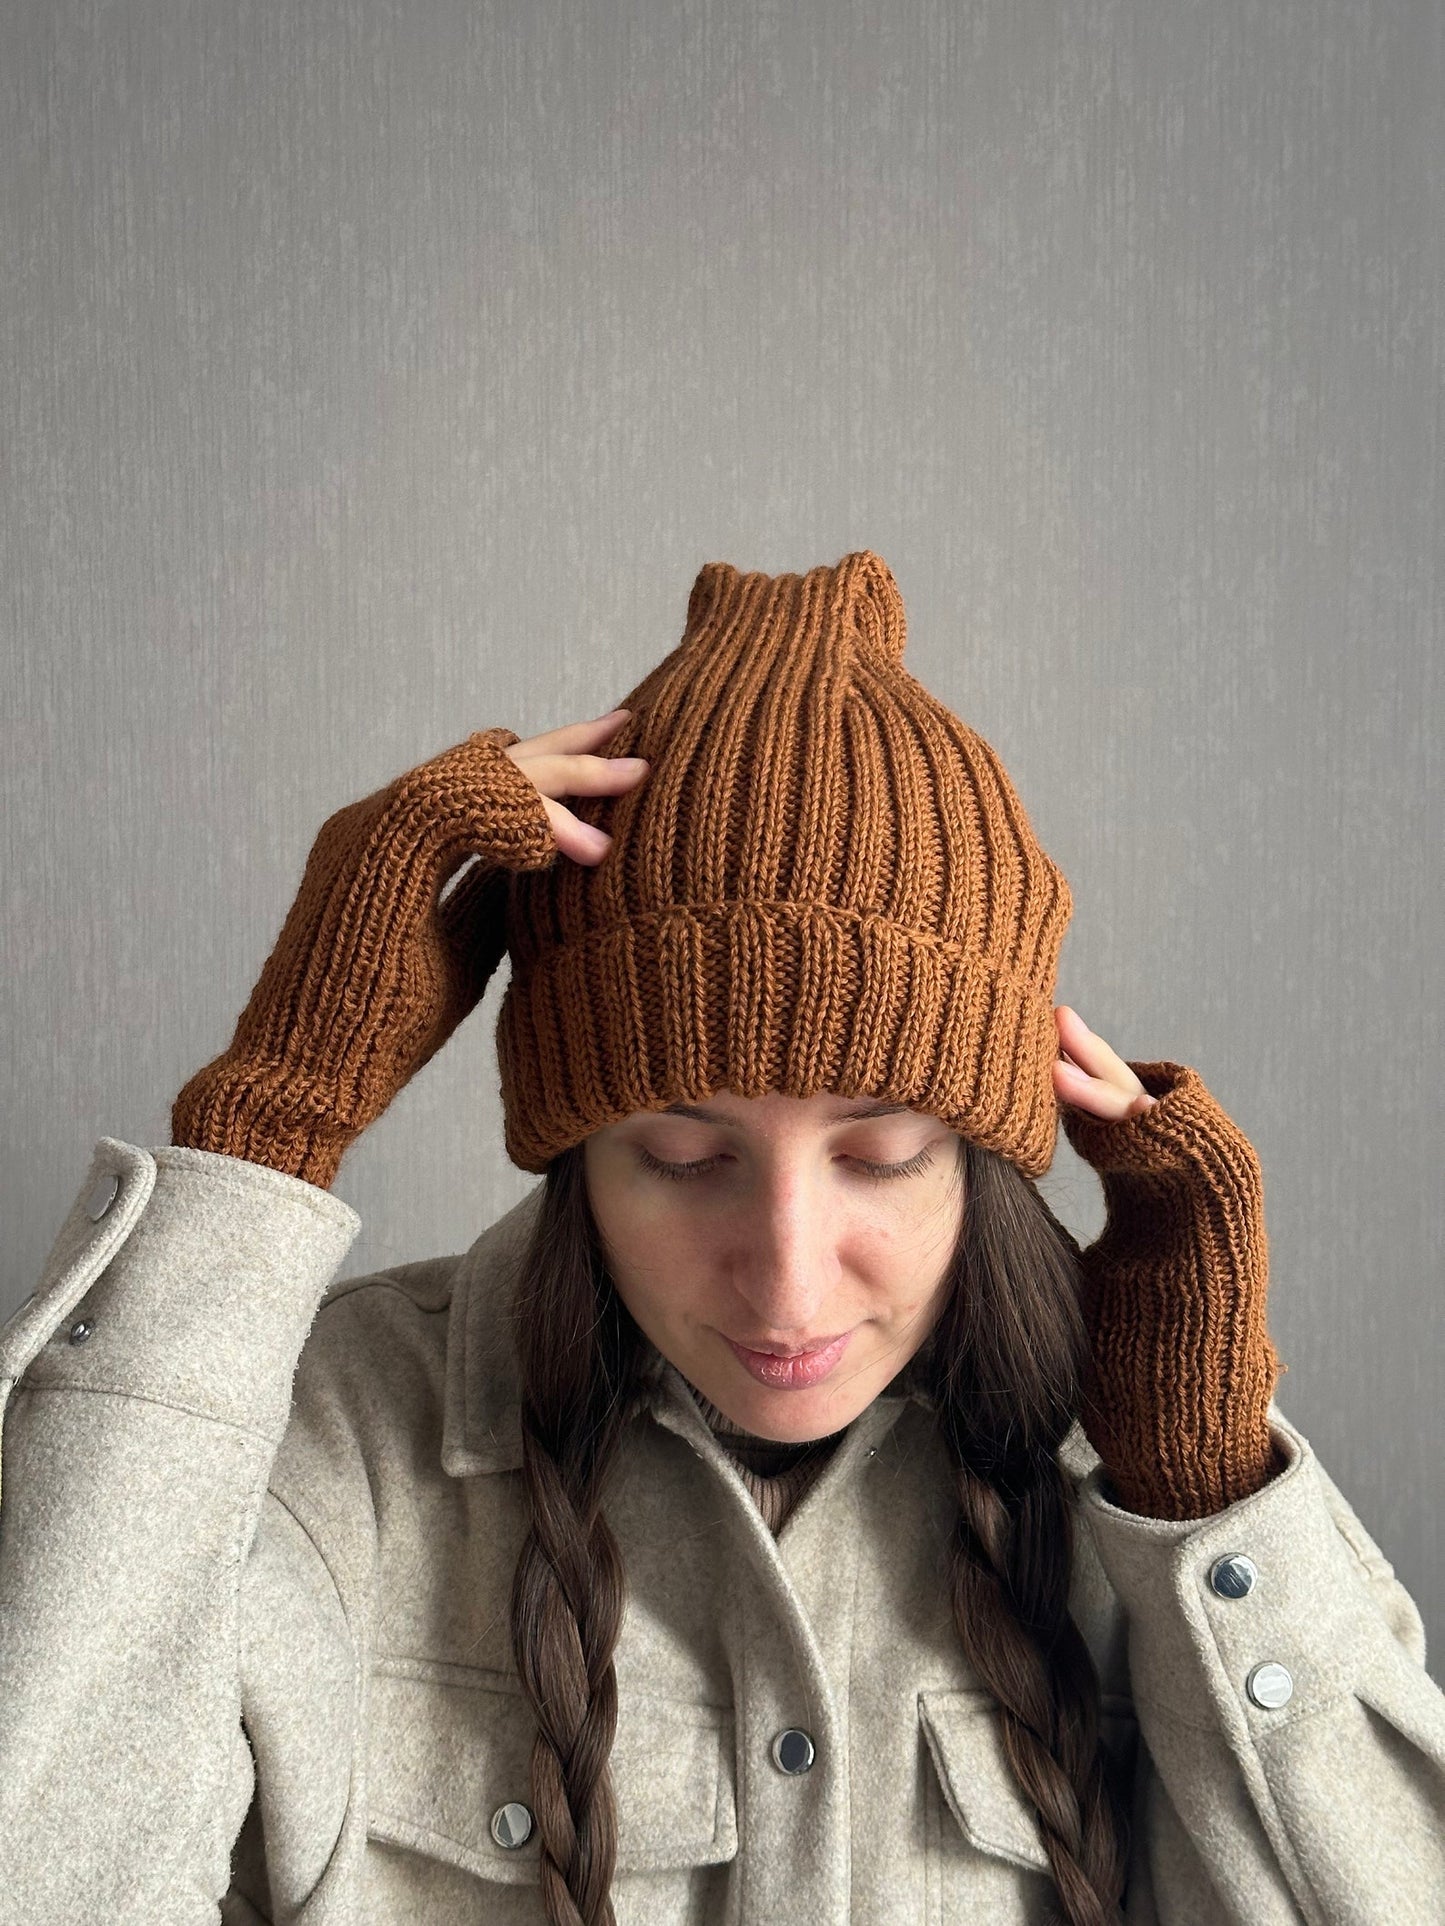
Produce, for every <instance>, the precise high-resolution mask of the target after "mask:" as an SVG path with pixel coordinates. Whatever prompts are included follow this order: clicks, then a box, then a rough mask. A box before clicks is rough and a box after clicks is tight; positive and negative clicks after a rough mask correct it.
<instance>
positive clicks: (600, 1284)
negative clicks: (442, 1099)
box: [511, 1137, 1128, 1926]
mask: <svg viewBox="0 0 1445 1926" xmlns="http://www.w3.org/2000/svg"><path fill="white" fill-rule="evenodd" d="M958 1141H959V1145H960V1153H959V1169H960V1175H961V1177H962V1179H963V1182H964V1184H965V1196H966V1207H965V1209H964V1211H963V1213H962V1220H961V1226H960V1232H959V1237H958V1241H957V1244H956V1246H955V1249H954V1253H953V1256H952V1258H951V1260H950V1270H951V1275H952V1284H953V1288H952V1289H951V1290H950V1291H949V1292H948V1293H947V1295H946V1298H945V1301H944V1305H943V1309H942V1312H941V1314H940V1316H939V1319H938V1322H937V1324H936V1326H935V1329H934V1333H933V1337H932V1341H931V1342H930V1343H929V1344H928V1345H927V1347H926V1349H925V1351H924V1353H923V1354H922V1358H923V1359H926V1365H925V1367H924V1368H925V1369H926V1372H927V1388H928V1390H929V1391H930V1392H931V1394H932V1396H933V1398H934V1401H935V1410H936V1418H937V1422H938V1425H939V1429H940V1431H941V1434H942V1436H943V1438H944V1440H945V1442H946V1444H947V1446H948V1450H949V1454H950V1457H951V1459H952V1461H953V1464H954V1472H955V1477H956V1480H957V1487H958V1512H957V1518H956V1523H955V1527H954V1534H953V1543H952V1547H951V1554H950V1570H949V1589H950V1594H951V1603H952V1607H953V1616H954V1621H955V1624H956V1626H957V1628H958V1635H959V1638H960V1640H961V1642H962V1645H963V1649H964V1652H965V1654H966V1656H967V1658H968V1660H969V1662H970V1664H971V1665H972V1666H973V1668H974V1670H975V1671H976V1672H977V1673H978V1675H979V1677H980V1678H981V1679H982V1681H983V1682H984V1684H985V1685H986V1686H987V1687H988V1688H989V1690H990V1691H992V1693H993V1694H994V1696H995V1697H996V1699H997V1700H998V1703H999V1707H1000V1718H1001V1733H1002V1738H1003V1744H1004V1748H1005V1752H1006V1754H1007V1757H1008V1759H1009V1762H1010V1764H1011V1766H1012V1768H1013V1771H1014V1774H1015V1777H1016V1778H1017V1780H1018V1783H1019V1785H1020V1787H1021V1788H1022V1790H1023V1792H1024V1795H1025V1796H1026V1798H1027V1799H1028V1800H1029V1802H1030V1803H1031V1804H1032V1806H1033V1807H1034V1809H1035V1811H1036V1813H1037V1815H1038V1821H1039V1828H1040V1834H1041V1837H1042V1838H1043V1841H1044V1844H1045V1847H1046V1849H1047V1851H1048V1855H1049V1859H1050V1862H1051V1865H1052V1869H1053V1876H1054V1883H1055V1886H1056V1888H1057V1891H1058V1896H1059V1900H1060V1902H1061V1905H1062V1908H1063V1910H1062V1913H1061V1914H1060V1915H1059V1918H1060V1920H1061V1921H1062V1922H1064V1923H1065V1926H1117V1922H1118V1920H1119V1918H1120V1911H1119V1908H1120V1902H1121V1899H1122V1895H1123V1890H1124V1882H1125V1869H1126V1864H1127V1848H1128V1829H1127V1821H1126V1817H1125V1805H1124V1790H1123V1785H1122V1783H1121V1780H1120V1776H1119V1775H1120V1770H1121V1768H1120V1767H1119V1765H1118V1763H1117V1762H1116V1761H1115V1759H1114V1758H1113V1756H1112V1754H1111V1753H1110V1752H1109V1750H1108V1749H1107V1748H1105V1747H1104V1746H1102V1745H1101V1743H1100V1733H1099V1682H1098V1677H1097V1673H1096V1671H1095V1667H1094V1663H1093V1659H1092V1657H1091V1655H1090V1653H1089V1650H1088V1647H1087V1646H1086V1645H1085V1643H1084V1640H1083V1638H1082V1636H1081V1635H1080V1633H1079V1630H1078V1628H1077V1626H1076V1625H1075V1624H1074V1622H1073V1619H1072V1618H1071V1617H1070V1615H1069V1611H1068V1603H1067V1601H1068V1591H1069V1579H1070V1572H1071V1569H1072V1565H1073V1545H1074V1521H1073V1512H1072V1508H1071V1505H1070V1501H1069V1486H1068V1482H1067V1477H1066V1474H1065V1473H1064V1471H1063V1470H1062V1468H1061V1466H1060V1465H1059V1462H1058V1458H1057V1452H1058V1448H1059V1445H1060V1443H1061V1442H1062V1440H1063V1438H1064V1436H1065V1434H1066V1432H1067V1431H1068V1429H1069V1427H1070V1425H1071V1423H1072V1422H1073V1419H1074V1416H1075V1413H1076V1411H1077V1409H1078V1404H1079V1393H1080V1384H1081V1378H1082V1372H1083V1365H1084V1359H1085V1354H1086V1337H1085V1332H1084V1326H1083V1322H1082V1318H1081V1316H1080V1312H1079V1305H1078V1286H1079V1273H1078V1258H1079V1250H1078V1246H1077V1245H1076V1244H1075V1242H1074V1240H1073V1238H1072V1237H1071V1236H1070V1235H1069V1233H1068V1231H1067V1230H1066V1229H1065V1228H1064V1226H1063V1225H1062V1224H1060V1223H1059V1221H1058V1219H1057V1218H1056V1217H1055V1216H1054V1214H1053V1212H1052V1211H1051V1210H1050V1209H1049V1207H1048V1205H1047V1203H1046V1202H1045V1200H1044V1198H1043V1197H1042V1195H1041V1194H1040V1192H1039V1190H1038V1188H1037V1186H1036V1184H1035V1183H1034V1181H1033V1180H1032V1179H1031V1178H1029V1177H1028V1176H1026V1175H1025V1174H1024V1173H1023V1172H1022V1171H1020V1170H1019V1169H1018V1167H1017V1166H1016V1165H1014V1164H1012V1163H1010V1162H1009V1161H1008V1160H1007V1159H1006V1158H1003V1157H1001V1156H999V1155H997V1154H995V1153H994V1152H992V1151H988V1150H983V1149H981V1148H980V1147H979V1146H978V1145H976V1144H973V1143H970V1142H968V1141H967V1140H966V1139H964V1138H962V1137H960V1138H959V1139H958ZM514 1340H515V1343H516V1347H517V1352H518V1357H519V1361H520V1366H521V1382H522V1448H523V1474H524V1481H525V1486H526V1492H527V1500H528V1504H529V1507H530V1512H531V1526H530V1530H529V1532H528V1534H527V1537H526V1540H525V1542H524V1543H523V1546H522V1550H521V1553H520V1555H519V1557H518V1561H517V1568H516V1573H515V1576H514V1580H513V1586H512V1597H511V1622H512V1643H513V1651H514V1653H515V1657H516V1663H517V1669H518V1671H519V1673H520V1675H521V1679H522V1685H523V1688H524V1690H525V1692H526V1694H527V1698H528V1700H529V1702H530V1704H531V1707H532V1711H533V1714H534V1716H535V1718H536V1722H537V1737H536V1740H535V1743H534V1746H533V1752H532V1795H533V1804H534V1809H535V1813H536V1820H537V1828H538V1834H539V1840H540V1846H541V1865H542V1899H543V1904H544V1906H545V1909H546V1913H547V1917H548V1919H549V1920H550V1921H552V1922H553V1926H613V1911H612V1905H611V1901H610V1898H609V1891H610V1887H611V1883H612V1875H613V1871H614V1866H615V1861H616V1852H617V1814H616V1805H615V1802H614V1798H613V1793H612V1786H611V1780H610V1775H609V1772H608V1766H607V1761H608V1755H609V1753H610V1751H611V1747H612V1739H613V1734H614V1731H615V1729H616V1723H617V1679H616V1673H615V1670H614V1667H613V1663H612V1658H613V1653H614V1651H615V1648H616V1644H617V1638H618V1633H619V1631H620V1629H621V1623H622V1610H623V1596H624V1577H623V1569H622V1560H621V1556H620V1554H619V1552H618V1548H617V1542H616V1540H615V1538H614V1537H613V1535H612V1532H611V1531H610V1529H609V1528H608V1525H607V1521H606V1518H605V1516H604V1515H603V1509H602V1500H603V1495H604V1486H605V1483H606V1479H607V1474H608V1471H609V1468H610V1466H611V1464H612V1462H613V1460H614V1457H615V1447H616V1444H617V1440H618V1437H619V1435H620V1432H621V1430H622V1427H623V1425H624V1424H625V1423H626V1421H627V1419H628V1417H629V1416H630V1415H631V1413H632V1410H633V1409H634V1406H635V1401H636V1400H637V1398H638V1397H639V1395H640V1385H641V1365H642V1360H643V1358H644V1355H645V1353H646V1345H645V1340H644V1339H643V1337H642V1334H641V1332H640V1331H639V1330H638V1327H637V1325H636V1324H635V1322H634V1321H633V1319H632V1317H631V1315H630V1313H629V1312H628V1311H627V1309H626V1307H625V1306H624V1305H623V1303H622V1301H621V1299H620V1298H619V1297H618V1295H617V1292H616V1290H615V1289H614V1288H613V1285H612V1281H611V1279H610V1277H609V1275H608V1272H607V1267H606V1262H605V1259H604V1255H603V1251H602V1247H601V1241H600V1238H599V1235H598V1231H597V1226H596V1221H595V1219H594V1217H593V1215H592V1210H591V1206H590V1204H589V1202H588V1199H587V1190H586V1184H585V1181H584V1174H583V1150H582V1146H581V1145H577V1146H574V1147H573V1148H572V1149H570V1150H567V1151H564V1152H563V1153H562V1154H561V1155H560V1156H558V1157H556V1158H555V1159H554V1160H553V1161H552V1163H551V1164H549V1166H548V1168H547V1175H546V1179H545V1186H544V1193H543V1197H542V1200H541V1210H540V1212H539V1216H538V1222H537V1226H536V1231H535V1235H534V1237H533V1239H532V1242H531V1245H530V1246H529V1248H528V1250H527V1251H526V1253H525V1256H524V1258H523V1261H522V1266H521V1272H520V1275H519V1280H518V1289H517V1295H516V1300H515V1304H514Z"/></svg>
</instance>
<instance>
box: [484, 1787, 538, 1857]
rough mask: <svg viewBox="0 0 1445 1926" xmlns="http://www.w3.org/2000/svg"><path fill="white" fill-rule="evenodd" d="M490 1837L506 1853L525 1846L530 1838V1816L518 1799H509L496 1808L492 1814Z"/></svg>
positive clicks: (529, 1812)
mask: <svg viewBox="0 0 1445 1926" xmlns="http://www.w3.org/2000/svg"><path fill="white" fill-rule="evenodd" d="M492 1837H493V1839H495V1840H496V1842H497V1844H498V1845H499V1846H505V1847H506V1848H507V1850H508V1852H512V1851H515V1849H516V1848H517V1847H518V1846H525V1845H526V1843H527V1841H528V1840H529V1839H530V1838H531V1837H532V1814H531V1810H530V1808H528V1807H527V1806H524V1805H523V1804H522V1803H521V1801H520V1800H519V1799H511V1800H509V1801H508V1802H507V1804H506V1805H504V1806H498V1807H497V1810H496V1811H495V1812H494V1813H493V1814H492Z"/></svg>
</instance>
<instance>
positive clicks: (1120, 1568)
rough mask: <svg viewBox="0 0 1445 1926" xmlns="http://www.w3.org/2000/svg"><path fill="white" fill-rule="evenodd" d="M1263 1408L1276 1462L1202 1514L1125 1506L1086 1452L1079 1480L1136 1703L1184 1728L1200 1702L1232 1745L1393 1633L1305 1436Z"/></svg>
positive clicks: (1314, 1702)
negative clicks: (1123, 1620) (1121, 1622)
mask: <svg viewBox="0 0 1445 1926" xmlns="http://www.w3.org/2000/svg"><path fill="white" fill-rule="evenodd" d="M1269 1417H1270V1434H1271V1436H1272V1438H1273V1439H1274V1441H1275V1444H1276V1446H1277V1447H1278V1449H1279V1450H1280V1452H1281V1454H1282V1455H1283V1456H1284V1458H1285V1459H1286V1460H1287V1463H1286V1465H1285V1468H1284V1469H1283V1470H1282V1471H1280V1472H1279V1473H1278V1474H1277V1475H1276V1476H1275V1477H1274V1478H1272V1479H1271V1480H1270V1482H1269V1483H1268V1484H1266V1485H1264V1486H1262V1487H1261V1488H1260V1490H1258V1491H1256V1492H1252V1493H1251V1494H1250V1495H1249V1496H1248V1497H1246V1498H1241V1499H1239V1500H1237V1501H1236V1502H1235V1503H1234V1504H1232V1505H1229V1506H1227V1507H1226V1508H1225V1509H1224V1510H1223V1511H1220V1512H1215V1513H1214V1514H1212V1515H1211V1516H1210V1517H1207V1518H1197V1519H1162V1518H1146V1517H1142V1516H1140V1515H1139V1514H1137V1513H1135V1512H1129V1511H1125V1510H1123V1509H1122V1508H1121V1507H1119V1506H1118V1505H1116V1504H1114V1503H1112V1502H1111V1501H1110V1499H1109V1497H1108V1495H1107V1493H1108V1489H1109V1487H1108V1482H1107V1471H1106V1469H1105V1467H1104V1466H1103V1465H1102V1464H1099V1463H1096V1464H1095V1465H1094V1466H1093V1468H1092V1469H1091V1470H1090V1471H1089V1472H1088V1474H1087V1475H1086V1477H1085V1478H1084V1479H1083V1481H1082V1483H1081V1485H1080V1488H1079V1496H1080V1505H1081V1509H1082V1513H1083V1516H1084V1517H1085V1519H1086V1520H1087V1523H1088V1528H1089V1530H1090V1532H1091V1534H1092V1536H1093V1540H1094V1544H1095V1547H1096V1549H1097V1551H1098V1554H1099V1559H1100V1562H1101V1563H1102V1565H1103V1567H1104V1570H1105V1572H1106V1574H1107V1576H1108V1578H1109V1582H1110V1584H1111V1585H1112V1586H1113V1588H1114V1591H1115V1593H1116V1594H1117V1595H1118V1598H1119V1600H1120V1602H1121V1604H1122V1605H1123V1607H1124V1610H1125V1613H1126V1615H1127V1618H1128V1622H1129V1669H1130V1681H1131V1688H1132V1691H1133V1695H1134V1699H1135V1702H1136V1704H1140V1703H1148V1704H1152V1705H1154V1706H1156V1707H1158V1708H1159V1709H1160V1710H1161V1711H1163V1712H1166V1713H1168V1714H1170V1715H1171V1716H1173V1717H1174V1718H1176V1719H1179V1720H1182V1721H1184V1722H1185V1723H1187V1724H1191V1725H1195V1726H1197V1725H1198V1724H1199V1723H1200V1717H1201V1712H1202V1711H1203V1710H1205V1708H1206V1707H1212V1710H1213V1712H1214V1714H1215V1717H1216V1719H1217V1721H1218V1724H1219V1727H1220V1728H1221V1729H1222V1730H1223V1731H1225V1732H1226V1733H1227V1734H1228V1735H1229V1736H1230V1738H1231V1739H1232V1740H1233V1741H1234V1742H1235V1743H1236V1744H1244V1743H1255V1742H1257V1741H1258V1739H1259V1738H1261V1737H1262V1736H1264V1735H1265V1734H1266V1733H1270V1732H1274V1731H1276V1730H1278V1729H1279V1727H1280V1726H1281V1725H1283V1724H1287V1723H1289V1722H1290V1721H1292V1720H1295V1719H1299V1718H1308V1717H1310V1716H1311V1715H1313V1714H1315V1713H1317V1712H1319V1711H1320V1710H1322V1709H1323V1708H1324V1707H1326V1706H1327V1705H1329V1704H1331V1703H1332V1702H1333V1701H1335V1700H1337V1699H1339V1698H1341V1697H1344V1696H1347V1695H1349V1694H1350V1693H1351V1692H1353V1690H1354V1688H1355V1686H1356V1683H1357V1681H1358V1679H1359V1677H1360V1675H1361V1672H1362V1670H1363V1669H1364V1668H1365V1666H1366V1665H1367V1664H1368V1662H1369V1660H1370V1658H1371V1656H1372V1654H1376V1653H1378V1651H1379V1650H1380V1648H1381V1645H1382V1642H1384V1643H1387V1644H1392V1643H1393V1642H1394V1636H1395V1635H1394V1632H1393V1630H1392V1627H1391V1625H1390V1622H1389V1620H1388V1619H1387V1618H1386V1616H1385V1613H1384V1611H1383V1609H1382V1607H1381V1604H1380V1602H1379V1601H1378V1599H1377V1598H1376V1597H1375V1595H1374V1593H1373V1592H1372V1589H1371V1584H1370V1578H1369V1574H1368V1572H1367V1571H1366V1569H1365V1568H1364V1566H1363V1565H1362V1564H1361V1562H1360V1560H1359V1558H1358V1556H1357V1554H1356V1552H1355V1551H1354V1550H1353V1549H1352V1547H1351V1546H1350V1544H1349V1543H1348V1541H1347V1539H1346V1538H1345V1537H1344V1536H1343V1535H1342V1533H1341V1531H1340V1530H1339V1529H1338V1527H1337V1524H1336V1520H1335V1518H1334V1516H1333V1514H1332V1511H1331V1509H1330V1506H1329V1504H1328V1503H1327V1500H1326V1495H1325V1491H1324V1489H1323V1482H1322V1478H1321V1475H1320V1472H1319V1466H1318V1463H1317V1460H1316V1458H1315V1455H1314V1451H1313V1449H1312V1447H1311V1446H1310V1443H1309V1441H1308V1439H1307V1438H1305V1437H1304V1435H1303V1434H1302V1433H1301V1432H1300V1431H1298V1430H1297V1429H1296V1428H1295V1426H1294V1425H1292V1424H1291V1423H1290V1422H1289V1421H1288V1420H1287V1419H1286V1418H1285V1417H1284V1416H1283V1414H1282V1413H1281V1412H1280V1411H1279V1409H1278V1407H1277V1406H1276V1405H1274V1404H1273V1403H1271V1405H1270V1407H1269Z"/></svg>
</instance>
